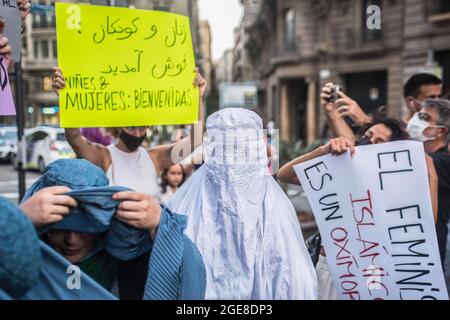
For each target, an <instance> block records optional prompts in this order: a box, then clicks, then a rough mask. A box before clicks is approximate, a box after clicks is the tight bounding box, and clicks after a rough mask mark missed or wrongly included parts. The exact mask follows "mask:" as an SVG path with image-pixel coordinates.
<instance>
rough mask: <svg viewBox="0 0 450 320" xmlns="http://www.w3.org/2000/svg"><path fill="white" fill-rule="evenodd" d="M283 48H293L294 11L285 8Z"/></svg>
mask: <svg viewBox="0 0 450 320" xmlns="http://www.w3.org/2000/svg"><path fill="white" fill-rule="evenodd" d="M284 37H285V41H284V48H285V49H286V50H288V51H290V50H294V49H295V11H294V9H287V10H286V11H285V13H284Z"/></svg>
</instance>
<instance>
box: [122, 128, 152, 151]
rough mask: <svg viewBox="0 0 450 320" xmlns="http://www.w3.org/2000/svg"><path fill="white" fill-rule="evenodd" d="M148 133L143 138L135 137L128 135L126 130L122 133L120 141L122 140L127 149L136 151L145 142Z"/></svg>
mask: <svg viewBox="0 0 450 320" xmlns="http://www.w3.org/2000/svg"><path fill="white" fill-rule="evenodd" d="M146 136H147V133H146V134H144V135H143V136H142V137H135V136H132V135H131V134H128V133H126V132H125V131H124V130H121V131H120V140H122V142H123V144H124V145H125V147H127V149H128V150H130V151H135V150H136V149H137V148H139V146H140V145H141V143H142V141H144V139H145V137H146Z"/></svg>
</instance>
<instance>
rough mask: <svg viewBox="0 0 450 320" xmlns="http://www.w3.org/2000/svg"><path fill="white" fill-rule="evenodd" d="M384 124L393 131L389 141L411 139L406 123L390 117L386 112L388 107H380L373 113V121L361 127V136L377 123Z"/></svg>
mask: <svg viewBox="0 0 450 320" xmlns="http://www.w3.org/2000/svg"><path fill="white" fill-rule="evenodd" d="M377 124H383V125H385V126H386V127H388V128H389V129H390V130H391V131H392V135H391V138H390V140H389V141H397V140H409V139H410V136H409V134H408V132H407V131H406V125H405V124H404V123H403V122H402V121H400V120H397V119H395V118H391V117H388V116H387V114H386V107H385V106H383V107H380V108H378V109H377V110H375V112H374V113H373V116H372V121H371V122H370V123H368V124H366V125H365V126H363V127H361V129H360V131H359V136H362V135H364V133H365V132H366V131H367V130H369V128H371V127H373V126H375V125H377Z"/></svg>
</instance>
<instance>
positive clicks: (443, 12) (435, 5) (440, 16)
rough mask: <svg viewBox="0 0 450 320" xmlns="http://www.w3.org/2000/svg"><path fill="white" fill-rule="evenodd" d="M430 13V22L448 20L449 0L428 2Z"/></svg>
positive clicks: (449, 11)
mask: <svg viewBox="0 0 450 320" xmlns="http://www.w3.org/2000/svg"><path fill="white" fill-rule="evenodd" d="M429 5H430V7H429V10H430V15H429V17H428V21H429V22H431V23H440V22H446V21H450V1H448V0H434V1H431V3H430V4H429Z"/></svg>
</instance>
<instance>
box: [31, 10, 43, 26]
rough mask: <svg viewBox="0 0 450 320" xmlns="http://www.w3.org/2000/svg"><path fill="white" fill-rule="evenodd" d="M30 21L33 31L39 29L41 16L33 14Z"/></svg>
mask: <svg viewBox="0 0 450 320" xmlns="http://www.w3.org/2000/svg"><path fill="white" fill-rule="evenodd" d="M32 19H33V21H32V26H33V29H36V28H39V27H40V24H41V19H42V15H41V14H37V13H33V15H32Z"/></svg>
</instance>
